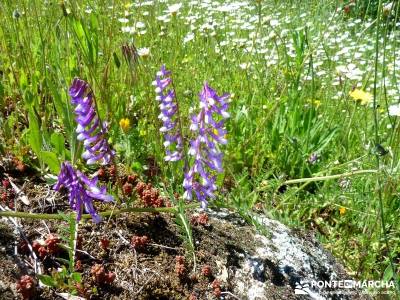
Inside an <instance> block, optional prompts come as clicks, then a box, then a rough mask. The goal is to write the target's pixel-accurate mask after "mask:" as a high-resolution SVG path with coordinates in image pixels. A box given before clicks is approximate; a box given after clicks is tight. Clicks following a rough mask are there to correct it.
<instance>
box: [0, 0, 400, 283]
mask: <svg viewBox="0 0 400 300" xmlns="http://www.w3.org/2000/svg"><path fill="white" fill-rule="evenodd" d="M73 3H75V2H74V1H71V2H62V1H61V2H60V3H58V2H56V1H49V2H48V4H47V5H43V4H42V2H41V1H37V0H35V1H3V2H2V3H1V4H0V16H1V20H2V26H1V27H0V50H1V51H0V71H1V73H0V75H1V76H0V109H1V111H2V112H3V114H2V115H0V124H1V134H0V140H1V144H3V146H1V148H0V151H2V152H3V153H4V152H11V153H13V154H14V155H16V156H17V157H19V158H20V159H21V160H23V161H25V162H26V163H28V164H30V165H32V166H34V167H36V168H38V169H39V170H40V171H41V172H42V173H43V174H46V173H49V172H50V173H51V172H53V173H56V170H57V167H56V166H57V164H58V163H59V160H62V159H64V158H66V159H70V160H75V159H76V158H77V157H78V156H79V152H80V151H81V150H80V149H79V147H78V145H77V144H76V142H75V133H74V127H75V124H74V121H73V115H72V113H71V105H70V104H69V97H68V86H69V85H70V83H71V82H72V79H73V78H74V77H75V76H78V77H80V78H83V79H85V80H87V81H88V82H90V84H91V85H92V87H93V90H94V92H95V95H96V98H97V103H98V109H99V112H100V114H101V115H102V117H103V118H104V119H107V120H108V121H109V123H110V128H111V134H110V141H111V143H112V144H113V145H114V147H115V148H116V149H117V151H118V153H119V160H120V161H121V162H123V163H125V164H126V165H127V166H128V167H130V168H132V169H133V170H135V171H138V172H143V171H144V169H145V168H146V164H147V159H148V157H151V156H153V157H155V160H156V162H157V164H158V165H160V166H161V170H162V173H161V174H160V178H157V179H155V180H154V181H157V180H158V181H159V182H165V183H166V184H168V185H170V186H171V187H173V188H174V189H175V190H176V191H178V192H182V187H181V182H182V178H183V174H180V173H178V174H177V173H174V174H175V176H173V177H172V176H171V170H169V169H168V166H166V165H165V163H164V161H163V156H164V153H163V146H162V136H161V134H160V133H159V131H158V129H159V126H160V123H159V120H158V119H157V115H158V106H157V102H156V101H155V92H154V87H153V86H152V85H151V82H152V81H153V80H154V77H155V74H156V72H157V70H158V69H159V67H160V66H161V64H163V63H165V64H166V66H167V68H168V69H170V70H172V72H173V75H172V76H173V80H174V83H175V86H176V90H177V99H178V101H179V103H180V110H181V112H182V115H183V116H185V118H182V121H183V127H184V130H185V131H188V126H189V119H188V118H186V117H187V116H188V115H189V111H190V108H192V107H196V106H197V101H198V100H197V99H198V97H197V94H198V93H199V91H200V89H201V86H202V84H203V82H204V81H205V80H207V81H208V82H209V83H210V85H211V86H212V87H213V88H215V89H216V90H217V91H218V92H219V93H222V92H229V93H231V94H232V99H231V103H230V113H231V118H230V119H229V121H228V124H227V129H228V140H229V143H228V145H227V146H226V148H225V149H224V152H225V162H224V163H225V174H224V177H223V178H219V181H220V182H221V183H222V182H223V181H224V182H225V183H226V184H225V185H224V186H225V187H224V188H223V189H222V190H221V193H220V196H221V197H220V199H219V201H218V203H220V204H221V205H226V206H233V207H235V208H236V209H238V211H240V212H241V213H243V215H246V212H249V211H251V210H252V208H253V206H254V205H256V204H257V203H261V204H262V207H263V210H264V212H265V213H266V214H267V215H272V216H274V217H275V218H277V219H279V220H281V221H283V222H284V223H286V224H289V225H292V226H300V227H305V228H307V229H313V230H315V231H316V233H317V235H318V236H319V238H320V239H321V241H322V242H323V243H324V245H325V246H326V247H327V248H328V249H330V250H331V251H332V252H333V253H334V254H335V255H336V257H338V258H339V259H340V260H341V261H343V263H344V265H345V266H346V268H347V269H348V271H349V272H350V273H351V274H353V275H355V276H356V277H358V278H363V279H371V280H372V279H382V278H383V277H384V276H385V274H386V279H390V276H389V275H390V274H389V273H390V272H389V270H390V268H391V266H393V267H394V268H395V269H396V270H397V273H398V272H399V268H398V265H399V263H400V246H399V245H400V243H399V232H400V225H399V222H398V218H399V215H400V204H399V203H400V201H399V192H400V191H399V188H398V184H397V183H398V182H399V180H400V176H399V175H400V174H399V170H398V168H399V158H400V154H399V147H398V144H399V139H400V135H399V132H400V130H399V128H400V127H399V124H398V123H399V122H398V120H397V118H396V117H393V116H389V114H388V107H389V106H390V105H392V104H396V103H398V102H400V91H399V90H400V85H399V84H400V83H399V80H400V71H399V69H400V63H399V60H398V57H396V52H398V51H399V43H400V38H399V35H400V30H399V28H398V27H399V26H398V25H397V29H396V22H397V23H398V22H399V18H398V14H399V10H400V8H399V5H397V6H395V7H394V9H393V11H392V12H391V13H392V17H386V16H384V15H383V13H382V11H380V12H379V11H378V12H377V16H378V17H379V19H377V18H375V19H374V18H373V17H370V16H369V15H368V14H367V15H361V17H358V16H359V15H360V12H358V11H352V13H351V14H349V15H347V14H345V13H344V12H343V10H342V7H341V6H340V5H339V4H338V3H337V1H312V0H309V1H272V0H271V1H268V0H265V1H249V3H248V4H247V5H245V6H243V7H239V8H235V9H227V10H224V9H222V10H218V9H217V8H218V6H220V5H218V4H217V3H216V2H214V4H213V5H211V4H206V5H204V6H203V7H202V6H201V5H191V4H190V2H186V3H184V5H183V7H182V8H181V10H180V11H179V13H178V14H177V15H173V16H169V18H170V21H169V22H163V21H162V20H159V19H157V17H159V16H162V15H167V13H165V12H164V11H165V10H166V9H167V4H166V3H159V1H155V2H154V3H156V4H154V3H153V4H151V5H145V4H146V2H140V1H139V2H137V3H142V4H143V5H142V6H138V5H135V4H134V3H133V4H132V5H127V4H128V3H127V4H125V3H124V4H122V3H120V2H118V1H117V2H116V3H120V4H115V5H114V6H113V7H112V8H111V7H109V5H108V3H106V1H98V3H97V4H96V5H94V6H88V7H86V5H84V4H79V6H78V5H77V4H73ZM135 3H136V2H135ZM147 4H148V3H147ZM337 9H338V10H337ZM89 10H90V11H91V12H90V13H88V12H89ZM17 14H19V17H18V18H16V15H17ZM188 16H192V17H191V18H188ZM121 18H126V19H127V20H128V22H127V23H121V20H119V19H121ZM122 21H124V20H122ZM137 25H139V26H137ZM141 25H144V28H143V26H141ZM124 26H130V27H135V26H136V27H140V28H137V30H136V31H137V32H136V33H133V34H131V33H126V32H122V31H121V28H122V27H124ZM191 27H193V28H191ZM191 30H192V31H193V34H194V39H193V40H191V41H189V42H187V43H184V42H183V40H184V38H185V37H186V36H187V34H188V33H189V32H190V31H191ZM144 31H145V32H144ZM138 32H139V33H138ZM140 32H142V33H140ZM123 45H135V47H136V48H138V49H140V48H149V49H150V55H149V56H146V57H139V58H138V61H137V62H132V61H131V63H128V61H127V60H126V59H125V58H124V55H123V53H122V50H121V47H122V46H123ZM375 47H376V48H375ZM375 57H376V58H377V60H376V66H375ZM349 64H354V67H355V68H356V69H355V68H352V67H351V66H350V67H348V66H349ZM344 67H347V68H348V69H349V68H350V69H353V70H352V71H351V70H348V71H347V72H346V71H345V72H344V71H343V70H344V69H343V68H344ZM375 84H376V85H375ZM353 87H358V88H359V89H362V90H364V91H369V92H370V93H371V94H373V95H376V97H374V98H375V101H376V106H375V109H374V106H373V102H371V103H370V104H368V105H361V104H360V103H359V102H357V101H354V100H353V99H352V98H351V97H349V92H350V91H351V90H352V88H353ZM121 118H129V119H130V120H131V125H132V126H131V129H130V130H129V131H128V133H127V134H124V133H123V132H122V130H121V129H120V128H119V120H120V119H121ZM61 137H63V138H65V141H66V143H67V145H68V147H67V148H68V149H71V151H63V150H62V149H61V148H62V147H61V148H60V147H59V145H60V143H61V144H63V141H62V140H61V141H60V138H61ZM378 144H379V145H381V146H382V147H383V149H384V150H382V148H380V147H377V145H378ZM43 151H44V152H43ZM386 151H387V153H386ZM43 153H44V154H43ZM46 153H47V154H46ZM49 153H50V154H49ZM313 154H316V155H317V157H318V159H317V160H316V161H315V162H314V163H312V162H310V160H309V158H310V157H311V155H313ZM383 154H384V155H383ZM370 169H372V170H377V173H365V174H361V175H357V176H348V177H346V178H340V179H337V178H334V179H332V180H322V181H314V182H305V183H297V184H293V185H292V184H290V185H286V184H285V181H287V180H291V179H301V178H309V177H315V176H330V175H335V174H342V173H348V172H351V171H354V170H370ZM153 179H154V178H153ZM228 183H230V184H228ZM229 185H231V186H233V187H232V188H228V186H229ZM341 207H344V208H346V211H345V212H344V213H342V214H341V213H340V211H339V208H341ZM382 220H384V221H385V223H386V225H385V231H384V232H383V231H382ZM390 261H391V262H392V263H390ZM388 274H389V275H388Z"/></svg>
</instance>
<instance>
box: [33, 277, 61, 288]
mask: <svg viewBox="0 0 400 300" xmlns="http://www.w3.org/2000/svg"><path fill="white" fill-rule="evenodd" d="M37 276H38V278H39V280H40V282H41V283H43V284H44V285H47V286H51V287H55V286H57V284H56V281H55V280H54V278H53V277H51V276H49V275H40V274H38V275H37Z"/></svg>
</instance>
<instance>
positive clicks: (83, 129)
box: [69, 78, 115, 165]
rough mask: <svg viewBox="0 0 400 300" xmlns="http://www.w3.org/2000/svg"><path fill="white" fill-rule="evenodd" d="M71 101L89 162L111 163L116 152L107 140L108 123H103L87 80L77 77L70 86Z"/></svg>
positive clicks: (84, 153)
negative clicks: (97, 112)
mask: <svg viewBox="0 0 400 300" xmlns="http://www.w3.org/2000/svg"><path fill="white" fill-rule="evenodd" d="M69 95H70V96H71V103H72V104H73V105H75V110H74V111H75V114H76V116H77V117H76V119H75V120H76V122H77V123H78V126H77V128H76V132H77V133H78V137H77V139H78V140H80V141H83V145H84V147H85V151H84V152H83V154H82V157H83V159H85V160H86V163H87V164H89V165H90V164H94V163H96V162H97V161H98V162H100V163H101V164H103V165H106V164H109V163H110V161H111V158H112V157H113V156H114V155H115V152H114V151H113V150H111V148H110V146H109V144H108V142H107V140H106V135H107V131H108V129H107V124H106V123H105V122H103V123H101V122H100V120H99V117H98V116H97V114H96V110H95V107H94V102H93V101H94V100H93V93H92V90H91V89H90V86H89V84H88V83H87V82H85V81H83V80H81V79H79V78H75V79H74V81H73V83H72V85H71V87H70V88H69Z"/></svg>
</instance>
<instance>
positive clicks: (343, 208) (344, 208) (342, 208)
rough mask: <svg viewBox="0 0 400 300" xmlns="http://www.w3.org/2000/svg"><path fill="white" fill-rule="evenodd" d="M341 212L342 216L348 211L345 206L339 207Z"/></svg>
mask: <svg viewBox="0 0 400 300" xmlns="http://www.w3.org/2000/svg"><path fill="white" fill-rule="evenodd" d="M339 213H340V215H341V216H343V215H344V214H345V213H346V207H343V206H341V207H339Z"/></svg>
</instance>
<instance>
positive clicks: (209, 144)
mask: <svg viewBox="0 0 400 300" xmlns="http://www.w3.org/2000/svg"><path fill="white" fill-rule="evenodd" d="M228 98H229V95H228V94H224V95H222V96H218V95H217V93H216V92H215V91H214V90H213V89H212V88H211V87H209V86H208V84H207V82H206V83H204V86H203V90H202V91H201V93H200V112H199V113H198V114H197V115H193V116H192V117H191V119H192V124H191V126H190V129H191V130H192V131H195V132H196V133H197V137H196V138H195V139H194V140H192V141H191V142H190V148H189V154H190V155H192V156H193V157H194V162H193V165H192V166H191V167H190V169H189V170H188V171H187V172H186V173H185V178H184V181H183V187H184V189H185V194H184V196H185V198H187V199H189V200H190V199H192V196H193V193H195V195H196V198H197V200H199V201H200V202H201V205H202V207H203V208H205V207H206V206H207V198H214V191H215V190H216V189H217V186H216V184H215V174H216V173H222V171H223V169H222V156H223V155H222V153H221V152H220V150H219V144H226V143H227V140H226V130H225V128H224V123H225V119H226V118H228V117H229V113H228V112H227V109H228V103H227V102H226V100H227V99H228Z"/></svg>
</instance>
